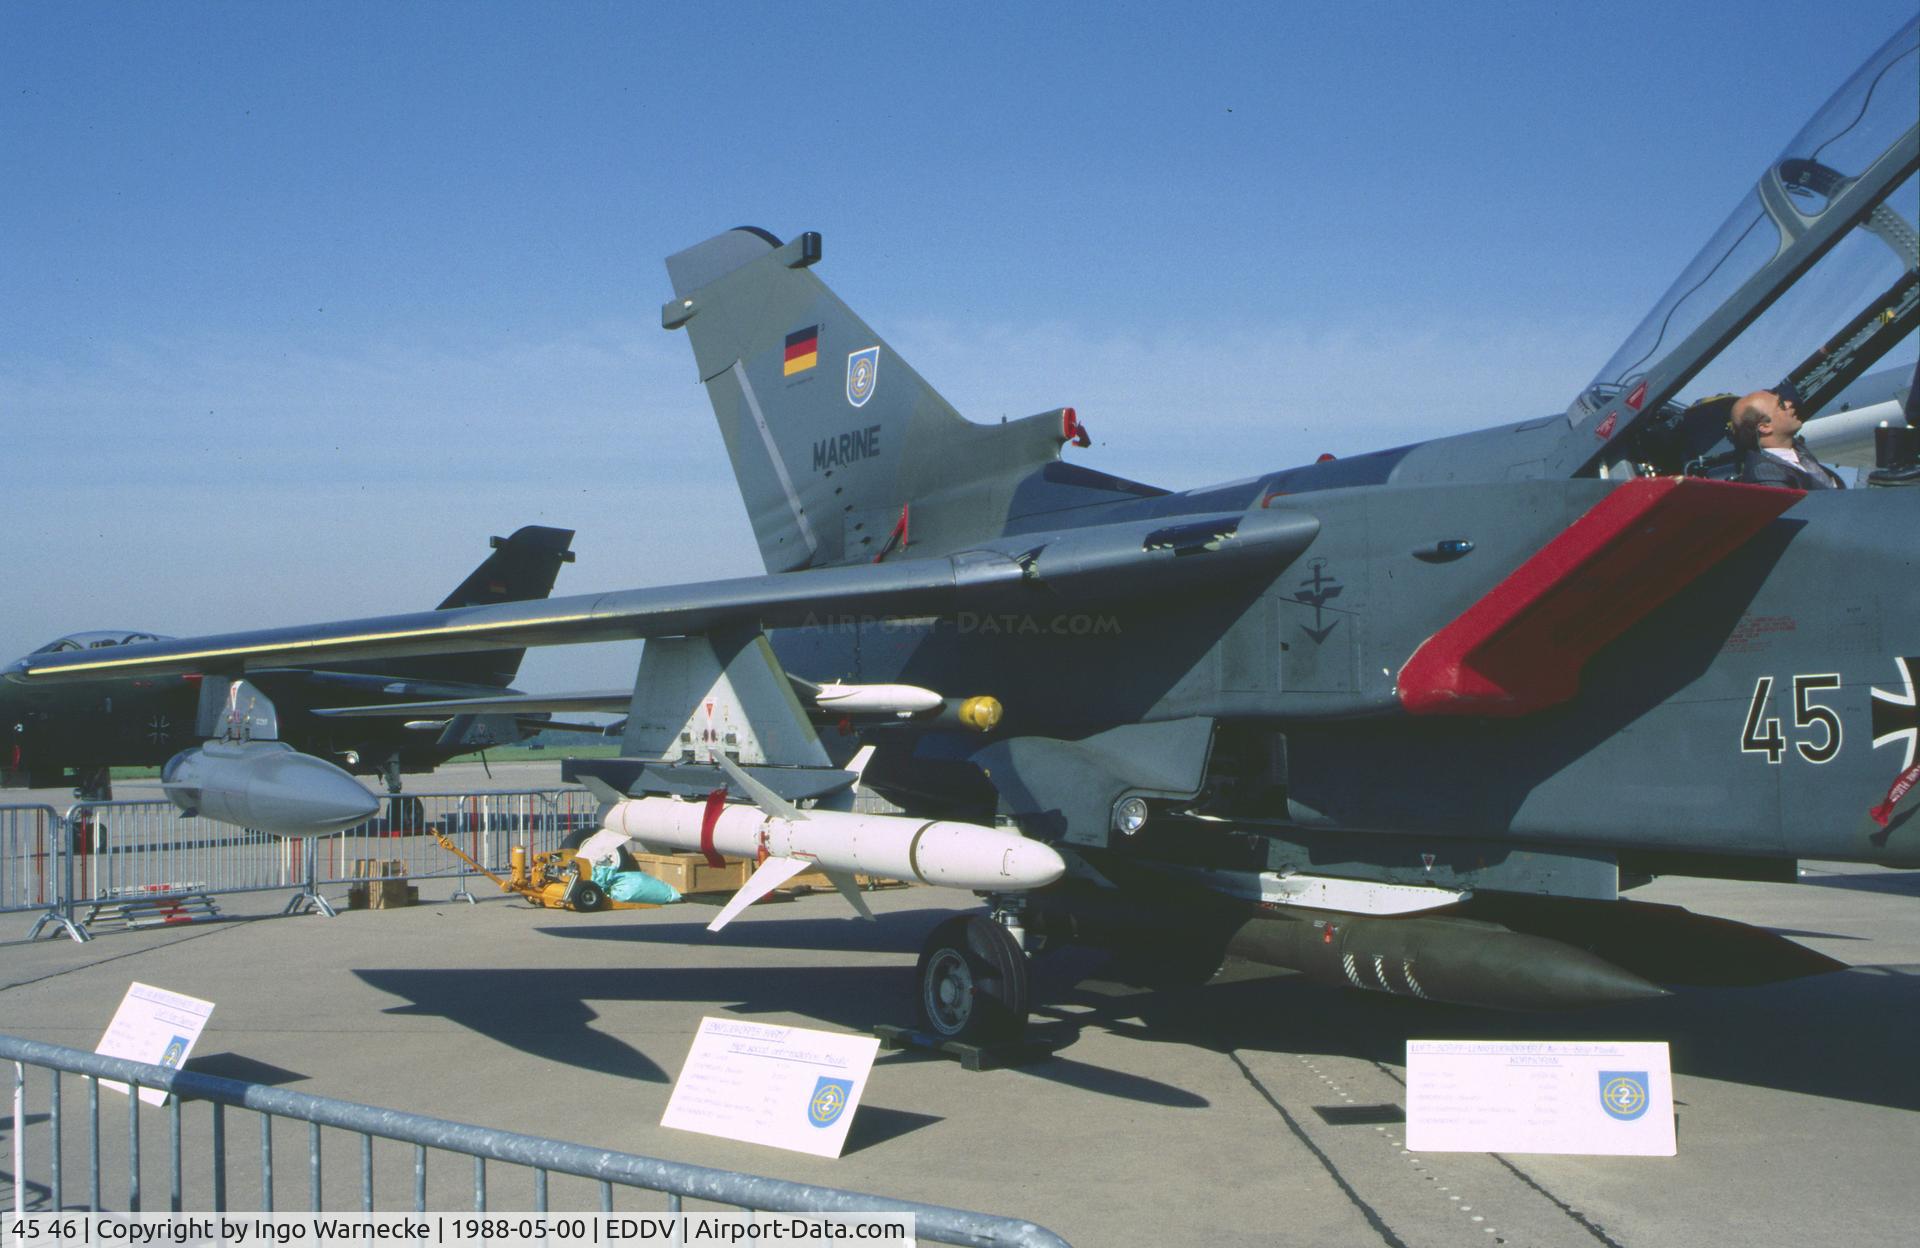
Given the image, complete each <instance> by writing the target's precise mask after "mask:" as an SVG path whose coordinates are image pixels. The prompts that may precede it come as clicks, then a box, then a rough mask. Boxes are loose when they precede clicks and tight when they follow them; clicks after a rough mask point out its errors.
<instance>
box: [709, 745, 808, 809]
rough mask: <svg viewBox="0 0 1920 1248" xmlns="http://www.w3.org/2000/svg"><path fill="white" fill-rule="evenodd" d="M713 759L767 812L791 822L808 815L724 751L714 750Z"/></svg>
mask: <svg viewBox="0 0 1920 1248" xmlns="http://www.w3.org/2000/svg"><path fill="white" fill-rule="evenodd" d="M713 761H714V762H716V763H718V764H719V765H720V770H722V771H724V772H726V773H727V780H728V781H729V782H730V783H732V784H733V785H735V786H736V787H738V788H739V790H740V791H741V792H742V793H745V794H746V795H747V796H748V797H750V798H752V799H753V804H754V805H755V806H758V807H759V808H760V809H761V810H763V811H765V812H766V813H767V814H769V815H772V816H773V817H774V818H776V819H785V820H787V821H788V822H791V823H798V822H799V821H800V820H802V819H805V818H806V817H807V815H806V812H805V811H803V810H801V809H800V808H799V807H798V806H795V805H794V804H793V803H792V802H790V801H788V800H787V799H786V798H784V797H781V796H780V795H779V794H778V793H775V792H774V791H773V790H772V789H770V788H768V787H767V786H766V785H764V784H761V783H760V782H759V781H758V780H755V779H754V778H753V777H752V776H750V775H748V774H747V773H746V771H745V770H744V769H742V768H741V766H740V764H738V763H736V762H734V761H733V760H732V759H730V758H728V757H727V756H726V754H725V753H723V752H722V751H720V750H715V751H714V752H713Z"/></svg>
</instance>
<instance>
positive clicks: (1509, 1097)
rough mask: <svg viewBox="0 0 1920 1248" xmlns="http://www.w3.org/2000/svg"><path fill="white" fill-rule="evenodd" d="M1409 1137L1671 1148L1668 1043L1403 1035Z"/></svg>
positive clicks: (1434, 1144)
mask: <svg viewBox="0 0 1920 1248" xmlns="http://www.w3.org/2000/svg"><path fill="white" fill-rule="evenodd" d="M1407 1147H1408V1148H1409V1149H1411V1150H1413V1151H1414V1152H1436V1153H1590V1154H1606V1155H1629V1156H1643V1157H1671V1156H1673V1155H1674V1151H1675V1146H1674V1135H1673V1076H1672V1073H1671V1071H1670V1070H1669V1068H1668V1054H1667V1046H1666V1043H1665V1042H1664V1041H1662V1042H1645V1041H1622V1042H1620V1043H1609V1042H1606V1041H1580V1042H1567V1043H1549V1042H1540V1041H1511V1042H1506V1041H1484V1040H1409V1041H1407Z"/></svg>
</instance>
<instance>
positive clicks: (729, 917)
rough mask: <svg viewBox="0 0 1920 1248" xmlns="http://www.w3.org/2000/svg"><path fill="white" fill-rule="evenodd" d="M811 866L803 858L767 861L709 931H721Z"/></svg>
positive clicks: (732, 899) (731, 901) (715, 918)
mask: <svg viewBox="0 0 1920 1248" xmlns="http://www.w3.org/2000/svg"><path fill="white" fill-rule="evenodd" d="M811 866H813V864H812V863H811V862H808V861H806V860H805V859H802V858H769V859H767V860H766V861H765V862H763V863H761V864H760V866H759V868H758V869H757V870H755V871H754V873H753V874H752V875H751V876H749V877H748V879H747V882H746V883H745V884H742V885H741V886H740V891H739V892H737V893H735V894H734V895H733V896H732V897H731V898H730V899H728V901H727V904H726V905H725V906H724V907H722V908H721V910H720V913H719V914H718V915H716V916H715V917H714V920H713V922H711V923H709V924H707V930H708V931H710V932H717V931H719V930H720V929H721V928H723V927H725V926H726V925H727V924H729V923H731V922H733V920H734V918H735V916H737V915H738V914H739V913H740V912H741V911H742V910H745V909H746V908H747V907H748V906H750V905H752V904H753V903H754V902H756V901H759V900H760V899H761V898H762V897H765V896H766V895H767V894H768V893H770V892H772V891H773V890H774V889H776V888H779V887H780V886H781V885H782V884H785V883H786V882H787V881H788V880H790V879H792V878H793V877H794V876H796V875H799V874H800V873H801V872H802V871H805V870H807V869H808V868H809V867H811Z"/></svg>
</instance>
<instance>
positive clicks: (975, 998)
mask: <svg viewBox="0 0 1920 1248" xmlns="http://www.w3.org/2000/svg"><path fill="white" fill-rule="evenodd" d="M915 977H916V982H917V983H918V985H919V1012H920V1019H921V1021H922V1022H923V1023H925V1024H926V1026H927V1028H928V1030H930V1031H932V1032H933V1033H934V1034H935V1035H937V1036H939V1037H941V1038H942V1039H945V1040H964V1041H967V1042H969V1043H974V1044H980V1043H990V1042H994V1041H1002V1040H1017V1039H1019V1038H1020V1035H1021V1033H1022V1032H1023V1031H1024V1030H1025V1029H1026V1025H1027V955H1026V954H1025V953H1024V952H1023V951H1022V950H1021V948H1020V946H1019V944H1018V943H1017V942H1016V941H1015V940H1014V939H1013V936H1012V935H1011V934H1010V933H1009V932H1008V931H1007V929H1006V928H1004V927H1002V926H1000V924H998V923H996V922H994V921H993V920H992V919H990V918H987V917H986V916H984V915H977V914H976V915H962V916H959V917H956V918H951V919H948V920H947V921H946V922H944V923H942V924H941V925H940V926H938V927H936V928H934V929H933V934H932V935H931V936H929V937H927V943H926V945H925V947H923V948H922V949H921V951H920V963H919V966H918V968H917V969H916V971H915Z"/></svg>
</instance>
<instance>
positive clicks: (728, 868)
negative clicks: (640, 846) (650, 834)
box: [633, 854, 753, 896]
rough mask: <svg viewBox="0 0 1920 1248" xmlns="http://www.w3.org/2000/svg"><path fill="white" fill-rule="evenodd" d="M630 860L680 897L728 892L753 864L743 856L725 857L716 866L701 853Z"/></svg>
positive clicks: (640, 856)
mask: <svg viewBox="0 0 1920 1248" xmlns="http://www.w3.org/2000/svg"><path fill="white" fill-rule="evenodd" d="M633 860H634V862H635V864H636V865H638V866H639V868H640V869H641V870H642V871H645V872H646V873H647V874H648V875H650V876H652V877H653V878H654V879H656V880H659V881H660V882H661V883H662V884H666V885H668V886H670V887H671V888H672V889H673V890H674V891H675V892H677V893H679V894H681V895H682V896H689V895H691V894H694V893H731V892H733V891H734V890H736V889H738V888H739V887H740V886H741V885H742V884H745V883H746V882H747V877H748V876H750V875H752V874H753V864H752V863H750V862H748V861H746V860H745V859H742V858H728V859H726V860H724V861H723V862H722V864H721V865H720V866H718V867H713V866H709V865H708V864H707V860H706V857H705V856H704V855H702V854H635V855H633Z"/></svg>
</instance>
